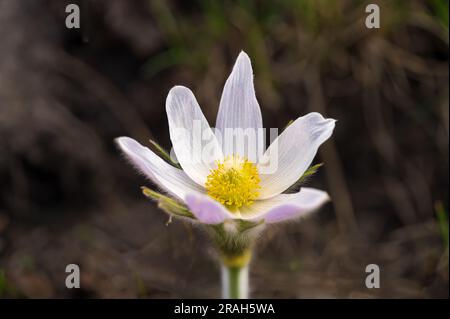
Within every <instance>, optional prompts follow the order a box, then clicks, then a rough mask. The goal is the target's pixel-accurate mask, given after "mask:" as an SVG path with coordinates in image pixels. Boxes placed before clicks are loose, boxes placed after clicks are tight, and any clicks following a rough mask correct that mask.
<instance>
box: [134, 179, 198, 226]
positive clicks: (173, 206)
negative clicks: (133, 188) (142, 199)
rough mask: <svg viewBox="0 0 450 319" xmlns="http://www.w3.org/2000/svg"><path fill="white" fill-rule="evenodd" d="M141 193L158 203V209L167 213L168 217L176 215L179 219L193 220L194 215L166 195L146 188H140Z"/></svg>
mask: <svg viewBox="0 0 450 319" xmlns="http://www.w3.org/2000/svg"><path fill="white" fill-rule="evenodd" d="M141 189H142V193H143V194H144V195H145V196H146V197H147V198H150V199H152V200H155V201H157V202H158V207H159V208H161V209H162V210H163V211H165V212H166V213H168V214H169V215H176V216H180V217H187V218H194V215H193V214H192V213H191V211H190V210H189V209H188V208H187V207H186V206H185V205H183V204H182V203H180V202H178V201H176V200H175V199H173V198H170V197H168V196H166V195H163V194H161V193H158V192H156V191H154V190H151V189H150V188H148V187H145V186H142V187H141Z"/></svg>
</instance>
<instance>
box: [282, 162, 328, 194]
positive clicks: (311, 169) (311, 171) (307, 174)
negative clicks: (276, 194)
mask: <svg viewBox="0 0 450 319" xmlns="http://www.w3.org/2000/svg"><path fill="white" fill-rule="evenodd" d="M322 166H323V163H319V164H316V165H313V166H310V167H309V168H308V169H307V170H306V171H305V172H304V173H303V175H302V176H301V177H300V178H299V179H298V180H297V181H296V182H295V183H294V184H293V185H292V186H291V187H289V188H288V189H287V190H286V192H288V193H289V192H293V191H296V190H297V188H298V187H299V186H300V185H301V184H303V183H304V182H306V181H307V180H308V179H309V178H310V177H311V176H312V175H314V174H315V173H317V171H318V170H319V168H320V167H322Z"/></svg>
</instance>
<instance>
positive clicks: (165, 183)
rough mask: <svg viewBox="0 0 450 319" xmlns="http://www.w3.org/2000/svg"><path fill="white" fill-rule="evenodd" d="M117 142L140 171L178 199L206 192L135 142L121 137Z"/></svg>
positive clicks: (178, 170)
mask: <svg viewBox="0 0 450 319" xmlns="http://www.w3.org/2000/svg"><path fill="white" fill-rule="evenodd" d="M116 142H117V144H118V145H119V147H120V148H121V149H122V151H123V152H124V153H125V155H126V156H127V158H128V159H129V160H130V161H131V163H132V164H133V165H134V166H136V168H137V169H138V170H139V171H141V172H142V173H144V174H145V175H146V176H147V177H148V178H150V179H151V180H152V181H153V182H154V183H155V184H157V185H158V186H160V187H161V188H162V189H164V190H165V191H167V192H169V193H170V194H172V195H173V196H175V197H177V198H178V199H180V200H184V197H185V196H186V194H190V193H193V192H203V191H204V190H203V189H202V188H201V187H200V186H198V185H197V184H196V183H194V182H193V181H192V180H191V179H190V178H189V177H188V176H187V175H186V174H185V173H184V172H183V171H182V170H180V169H178V168H176V167H173V166H172V165H170V164H168V163H166V162H165V161H163V160H162V159H161V158H160V157H159V156H158V155H156V154H155V153H153V152H152V151H151V150H150V149H148V148H147V147H144V146H142V145H141V144H139V143H138V142H136V141H135V140H133V139H131V138H129V137H119V138H117V139H116Z"/></svg>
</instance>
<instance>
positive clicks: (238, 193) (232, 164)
mask: <svg viewBox="0 0 450 319" xmlns="http://www.w3.org/2000/svg"><path fill="white" fill-rule="evenodd" d="M216 164H217V168H216V169H214V170H211V173H210V174H209V175H208V177H207V179H206V184H205V187H206V191H207V193H208V195H209V196H211V197H212V198H214V199H215V200H217V201H218V202H220V203H222V204H223V205H225V206H227V208H228V209H230V210H236V209H238V208H239V207H241V206H244V205H249V204H251V203H253V201H254V200H255V199H256V198H257V197H258V195H259V192H258V191H259V189H260V188H261V186H260V185H259V183H260V181H261V180H260V178H259V174H258V169H257V168H256V165H255V164H253V163H252V162H249V161H248V160H247V159H246V158H242V157H240V156H237V155H233V156H227V157H226V158H225V159H224V160H223V161H221V162H219V161H217V162H216Z"/></svg>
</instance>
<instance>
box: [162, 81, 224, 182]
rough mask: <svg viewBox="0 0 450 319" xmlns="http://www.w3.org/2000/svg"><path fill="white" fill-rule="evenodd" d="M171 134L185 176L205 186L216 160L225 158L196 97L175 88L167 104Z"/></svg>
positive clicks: (179, 87) (182, 88)
mask: <svg viewBox="0 0 450 319" xmlns="http://www.w3.org/2000/svg"><path fill="white" fill-rule="evenodd" d="M166 111H167V117H168V120H169V131H170V139H171V141H172V146H173V148H174V151H175V154H176V157H177V159H178V161H179V163H180V165H181V167H182V168H183V170H184V171H185V172H186V174H187V175H188V176H189V177H190V178H191V179H192V180H194V181H195V182H196V183H197V184H199V185H201V186H204V184H205V182H206V177H207V176H208V175H209V173H210V170H211V169H214V168H215V167H216V164H215V163H214V161H215V160H221V159H222V158H223V155H222V150H221V148H220V144H219V142H218V141H217V139H216V136H215V135H214V133H213V131H212V130H211V127H210V126H209V124H208V121H207V120H206V118H205V116H204V115H203V113H202V111H201V109H200V106H199V105H198V103H197V100H196V99H195V96H194V94H193V93H192V92H191V90H189V89H188V88H186V87H183V86H175V87H174V88H172V89H171V90H170V92H169V95H168V96H167V100H166Z"/></svg>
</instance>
